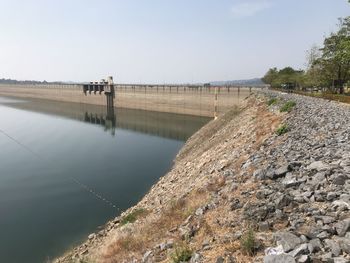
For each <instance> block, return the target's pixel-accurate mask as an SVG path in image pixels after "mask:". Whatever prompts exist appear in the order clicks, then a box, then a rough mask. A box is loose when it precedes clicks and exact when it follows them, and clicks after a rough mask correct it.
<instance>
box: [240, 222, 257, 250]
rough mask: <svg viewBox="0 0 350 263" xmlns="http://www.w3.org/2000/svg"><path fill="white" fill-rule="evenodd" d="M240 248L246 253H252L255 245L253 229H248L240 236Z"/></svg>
mask: <svg viewBox="0 0 350 263" xmlns="http://www.w3.org/2000/svg"><path fill="white" fill-rule="evenodd" d="M240 241H241V250H242V252H244V253H246V254H247V255H250V256H252V255H254V253H255V249H256V246H257V243H256V239H255V233H254V231H253V229H251V228H250V229H248V230H247V231H246V232H245V233H244V234H243V235H242V237H241V240H240Z"/></svg>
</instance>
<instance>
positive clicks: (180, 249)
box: [171, 244, 192, 263]
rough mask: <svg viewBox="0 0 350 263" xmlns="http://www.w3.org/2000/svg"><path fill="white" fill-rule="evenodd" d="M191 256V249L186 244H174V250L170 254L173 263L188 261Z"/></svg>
mask: <svg viewBox="0 0 350 263" xmlns="http://www.w3.org/2000/svg"><path fill="white" fill-rule="evenodd" d="M191 257H192V250H191V249H190V248H189V247H188V245H186V244H182V245H178V246H176V247H175V250H174V252H173V253H172V254H171V260H172V262H173V263H180V262H186V261H189V260H190V259H191Z"/></svg>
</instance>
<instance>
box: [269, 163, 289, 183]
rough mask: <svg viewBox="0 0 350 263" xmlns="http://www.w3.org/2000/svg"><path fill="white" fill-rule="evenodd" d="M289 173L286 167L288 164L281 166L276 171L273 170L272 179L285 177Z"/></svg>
mask: <svg viewBox="0 0 350 263" xmlns="http://www.w3.org/2000/svg"><path fill="white" fill-rule="evenodd" d="M289 171H290V169H289V165H288V164H286V165H283V166H281V167H280V168H278V169H276V170H275V172H274V176H273V179H277V178H280V177H283V176H285V175H286V174H287V173H288V172H289Z"/></svg>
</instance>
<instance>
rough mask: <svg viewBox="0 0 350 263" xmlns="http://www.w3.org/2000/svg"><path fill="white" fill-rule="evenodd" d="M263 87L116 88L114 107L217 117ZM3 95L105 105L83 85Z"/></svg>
mask: <svg viewBox="0 0 350 263" xmlns="http://www.w3.org/2000/svg"><path fill="white" fill-rule="evenodd" d="M261 88H262V87H224V86H221V87H203V86H180V85H179V86H175V85H174V86H171V85H168V86H165V85H163V86H162V85H115V92H116V98H115V100H114V107H118V108H129V109H141V110H150V111H157V112H168V113H178V114H187V115H195V116H205V117H214V116H216V115H218V114H221V113H223V112H225V111H227V110H228V109H229V108H231V107H233V106H236V105H239V104H240V103H241V102H242V100H243V99H244V98H246V97H247V96H248V95H249V94H250V93H251V92H252V91H254V90H256V89H261ZM0 96H10V97H22V98H40V99H47V100H55V101H61V102H76V103H85V104H94V105H106V96H105V95H104V94H103V92H102V93H99V92H97V93H96V94H95V93H94V92H92V93H91V94H90V93H89V92H88V93H87V94H84V92H83V88H82V85H80V84H67V85H64V84H62V85H53V84H52V85H51V84H47V85H44V84H40V85H23V84H0Z"/></svg>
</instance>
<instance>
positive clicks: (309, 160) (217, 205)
mask: <svg viewBox="0 0 350 263" xmlns="http://www.w3.org/2000/svg"><path fill="white" fill-rule="evenodd" d="M349 139H350V108H349V107H348V106H345V105H340V104H337V103H335V102H328V101H325V100H319V99H314V98H308V97H303V96H299V95H288V94H280V93H272V92H266V93H263V94H258V95H254V96H251V97H250V98H249V99H247V100H246V101H245V102H244V104H243V105H242V106H241V107H240V109H239V110H235V109H233V110H231V111H229V112H227V113H226V114H225V115H224V116H222V117H220V118H218V119H217V120H214V121H211V122H210V123H209V124H207V125H206V126H205V127H203V128H202V129H201V130H200V131H199V132H197V133H196V134H195V135H194V136H192V137H191V138H190V139H189V140H188V142H187V143H186V145H185V147H184V148H183V149H182V150H181V152H180V153H179V154H178V156H177V158H176V160H175V164H174V167H173V168H172V170H171V171H170V172H169V173H168V174H167V175H166V176H164V177H162V178H161V179H160V180H159V182H158V183H157V184H156V185H154V186H153V187H152V189H151V190H150V191H149V193H148V194H147V195H146V196H145V197H144V198H143V199H142V200H141V201H140V202H139V203H138V204H137V205H136V206H135V207H133V208H130V209H129V210H128V211H126V212H124V213H123V214H122V215H121V216H119V217H117V218H115V219H114V220H112V221H110V222H108V223H107V224H106V226H105V227H104V228H103V230H101V231H99V232H97V233H94V234H91V235H89V237H88V240H87V241H86V242H85V243H84V244H83V245H81V246H79V247H77V248H75V249H73V250H71V251H69V252H67V254H66V255H65V256H63V257H62V258H60V259H58V260H57V261H56V262H79V260H86V261H87V262H90V261H91V262H187V261H189V262H266V263H269V262H349V258H350V256H349V253H350V154H349V153H350V145H349Z"/></svg>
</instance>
